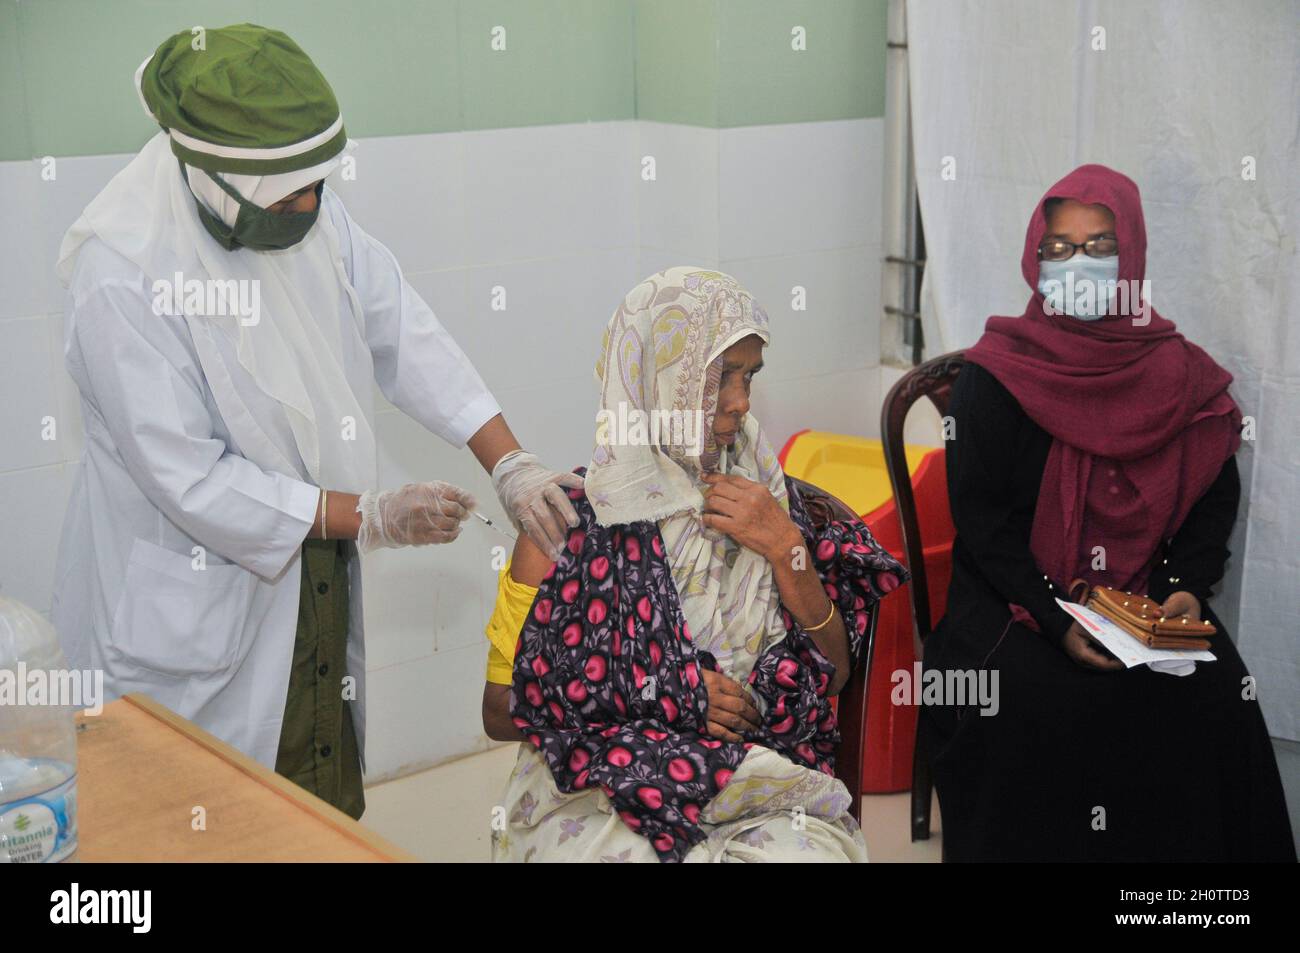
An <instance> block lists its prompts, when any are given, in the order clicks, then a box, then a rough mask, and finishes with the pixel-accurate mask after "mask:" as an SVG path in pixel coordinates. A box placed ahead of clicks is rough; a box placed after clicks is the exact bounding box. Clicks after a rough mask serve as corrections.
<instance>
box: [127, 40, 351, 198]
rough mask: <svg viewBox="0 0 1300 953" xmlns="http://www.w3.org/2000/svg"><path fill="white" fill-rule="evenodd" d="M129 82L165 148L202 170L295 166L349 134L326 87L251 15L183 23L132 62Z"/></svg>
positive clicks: (333, 151) (319, 156) (330, 152)
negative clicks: (246, 19)
mask: <svg viewBox="0 0 1300 953" xmlns="http://www.w3.org/2000/svg"><path fill="white" fill-rule="evenodd" d="M196 46H200V47H201V48H199V49H195V47H196ZM136 84H137V86H138V88H139V91H140V97H141V99H142V100H143V102H144V105H145V108H146V109H147V110H148V111H149V114H150V115H151V116H153V118H154V119H155V120H157V122H158V124H159V125H160V126H162V128H163V129H164V130H166V131H167V133H168V134H169V135H170V137H171V147H172V152H174V153H175V154H176V157H177V158H179V159H180V160H181V161H182V162H185V163H188V164H189V165H191V166H194V167H195V168H198V169H203V170H204V171H205V172H235V173H240V174H244V175H276V174H279V173H282V172H293V171H296V170H298V169H305V168H310V167H311V166H314V165H317V164H319V163H322V162H325V161H327V160H329V159H331V158H333V157H334V156H335V155H337V154H338V153H339V152H341V151H342V150H343V147H344V146H345V145H346V143H347V133H346V132H345V131H344V129H343V117H342V115H341V114H340V113H339V104H338V100H336V99H335V98H334V91H333V90H332V89H330V85H329V83H327V82H326V81H325V77H324V76H322V75H321V73H320V70H318V69H317V68H316V64H314V63H313V62H312V61H311V59H310V58H309V57H308V56H307V54H306V53H304V52H303V51H302V49H301V48H300V47H299V46H298V44H297V43H295V42H294V41H293V40H291V39H289V37H287V36H285V34H283V33H281V32H280V31H279V30H270V29H267V28H266V27H262V26H257V25H255V24H252V23H240V24H236V25H235V26H226V27H219V28H216V29H210V30H206V31H204V32H203V34H201V35H198V34H195V33H192V32H191V31H189V30H182V31H181V32H180V33H177V34H175V35H174V36H171V37H168V38H167V39H166V40H164V41H163V43H162V44H161V45H160V46H159V47H158V49H157V50H156V51H155V52H154V54H153V56H152V57H150V58H149V59H148V60H147V61H146V62H145V63H144V64H143V65H142V66H141V67H140V70H139V71H138V72H137V74H136Z"/></svg>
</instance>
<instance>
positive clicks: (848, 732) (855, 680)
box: [789, 477, 879, 824]
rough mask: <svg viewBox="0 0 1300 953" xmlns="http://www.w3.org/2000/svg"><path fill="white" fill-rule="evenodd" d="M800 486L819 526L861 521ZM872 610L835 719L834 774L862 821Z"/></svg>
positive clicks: (873, 633)
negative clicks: (858, 656)
mask: <svg viewBox="0 0 1300 953" xmlns="http://www.w3.org/2000/svg"><path fill="white" fill-rule="evenodd" d="M789 480H790V482H791V483H793V484H794V486H795V488H796V489H798V491H799V494H800V496H802V497H803V500H804V503H805V504H806V505H807V507H808V516H809V517H810V518H811V520H812V523H813V525H814V526H816V527H817V528H818V529H820V528H821V527H823V526H825V525H826V524H827V523H829V522H831V521H832V520H844V521H847V520H858V519H861V517H859V516H858V514H857V513H854V512H853V510H852V509H850V508H849V507H848V505H847V504H845V503H844V501H843V500H840V499H839V498H837V497H835V496H832V495H831V494H829V493H827V492H826V491H825V490H823V489H821V488H820V487H817V486H813V484H811V483H806V482H804V481H803V480H799V479H796V478H795V477H790V478H789ZM878 616H879V613H877V612H872V613H871V615H870V616H869V617H868V620H867V631H866V632H865V633H864V634H863V640H864V641H863V645H862V651H861V654H860V660H859V662H858V664H857V665H856V666H854V668H853V672H852V674H850V675H849V680H848V681H847V682H846V683H845V684H844V687H843V688H842V689H840V693H839V695H838V696H837V699H838V701H837V703H836V704H837V711H836V720H837V721H838V722H839V726H840V744H839V747H838V748H837V749H836V750H835V776H836V777H837V778H839V779H840V780H841V781H843V782H844V786H845V787H846V788H848V789H849V795H850V796H851V798H852V801H851V804H850V807H849V813H851V814H852V815H853V819H854V820H855V821H857V822H858V823H859V824H861V823H862V765H863V759H864V758H865V757H866V750H865V748H866V741H867V686H868V685H870V684H871V659H872V656H873V655H874V654H875V648H876V619H877V618H878Z"/></svg>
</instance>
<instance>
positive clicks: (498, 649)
mask: <svg viewBox="0 0 1300 953" xmlns="http://www.w3.org/2000/svg"><path fill="white" fill-rule="evenodd" d="M536 598H537V589H536V587H534V586H525V585H524V584H523V583H522V582H516V581H515V580H514V579H512V578H511V577H510V563H509V562H507V563H506V565H505V568H504V569H502V570H501V572H500V573H499V574H498V576H497V604H496V608H494V609H493V610H492V618H491V619H489V620H488V624H487V628H486V629H485V630H484V634H485V635H487V638H488V658H487V680H488V681H489V682H492V683H493V684H494V685H509V684H510V682H511V679H512V676H513V673H514V667H515V645H516V644H517V643H518V642H519V630H520V629H522V628H523V627H524V620H525V619H526V618H528V610H529V609H531V608H532V607H533V600H535V599H536Z"/></svg>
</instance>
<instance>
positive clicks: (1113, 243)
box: [1038, 238, 1119, 261]
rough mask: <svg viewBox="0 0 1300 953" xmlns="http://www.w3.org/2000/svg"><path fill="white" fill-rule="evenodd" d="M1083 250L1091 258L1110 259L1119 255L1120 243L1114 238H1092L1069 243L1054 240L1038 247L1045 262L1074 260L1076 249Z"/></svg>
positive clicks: (1039, 255)
mask: <svg viewBox="0 0 1300 953" xmlns="http://www.w3.org/2000/svg"><path fill="white" fill-rule="evenodd" d="M1077 248H1082V249H1083V253H1084V254H1085V255H1087V256H1088V257H1089V258H1109V257H1111V256H1112V255H1115V254H1118V253H1119V242H1118V241H1117V240H1116V239H1114V238H1090V239H1088V240H1087V241H1086V242H1067V241H1064V240H1062V239H1059V238H1058V239H1053V240H1052V241H1050V242H1043V244H1041V245H1039V246H1038V257H1039V258H1041V259H1043V260H1044V261H1065V260H1066V259H1067V258H1073V257H1074V252H1075V249H1077Z"/></svg>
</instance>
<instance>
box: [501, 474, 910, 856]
mask: <svg viewBox="0 0 1300 953" xmlns="http://www.w3.org/2000/svg"><path fill="white" fill-rule="evenodd" d="M576 472H578V473H580V474H581V473H584V472H585V470H584V468H581V467H580V468H578V470H577V471H576ZM787 490H788V491H789V497H790V518H791V519H792V520H793V521H794V523H795V525H796V526H798V527H799V529H800V531H801V532H802V533H803V535H804V538H805V539H806V540H807V541H808V548H809V552H810V553H811V556H812V563H813V566H814V568H815V569H816V571H817V573H818V575H819V576H820V577H821V578H822V581H823V583H824V584H825V586H826V591H827V594H828V595H829V596H830V597H831V598H832V599H833V600H834V601H835V604H836V606H837V607H838V609H839V611H840V613H841V615H842V617H843V619H844V624H845V629H846V631H847V633H848V635H849V641H850V652H851V654H852V657H853V659H854V661H855V663H856V660H857V657H858V653H859V651H860V649H861V646H862V636H863V633H865V632H866V629H867V622H868V617H869V615H868V614H869V612H871V611H872V610H873V607H874V605H875V603H876V602H877V601H878V600H879V599H880V598H881V597H882V596H884V595H885V594H886V593H888V592H890V591H892V590H893V589H895V588H897V587H898V585H899V584H900V582H901V581H902V580H904V579H905V578H906V570H905V569H903V567H902V566H901V565H900V564H899V563H898V561H897V560H895V559H894V558H893V557H892V556H890V555H889V553H888V552H887V551H885V549H884V548H883V547H881V546H880V545H879V544H878V543H877V542H876V541H875V539H874V538H873V537H872V536H871V534H870V532H869V531H868V530H867V528H866V526H865V525H863V524H862V523H861V522H858V521H856V520H855V521H852V522H831V523H828V524H827V525H826V526H825V527H824V528H823V529H820V530H818V529H815V528H814V526H813V524H812V521H811V520H810V519H809V516H808V513H807V510H806V507H805V506H804V503H803V500H802V498H801V497H800V495H799V493H798V491H797V490H796V489H795V488H794V486H793V485H790V484H788V483H787ZM569 495H570V497H571V498H572V499H573V501H574V507H575V508H576V509H577V511H578V513H579V516H580V523H579V525H578V526H577V527H576V528H574V529H573V530H571V531H570V535H569V540H568V546H567V548H566V549H565V550H564V551H563V553H562V555H561V557H560V559H559V561H558V562H556V563H555V564H554V565H553V566H552V567H551V570H550V572H549V573H548V574H547V576H546V577H545V579H544V580H543V581H542V583H541V586H540V587H539V589H538V593H537V597H536V599H535V600H534V602H533V606H532V610H531V612H530V613H529V616H528V618H527V621H526V622H525V623H524V626H523V629H522V631H521V633H520V636H519V644H518V648H517V650H516V653H515V668H514V681H513V685H512V688H511V695H510V713H511V716H512V717H513V720H514V723H515V724H516V725H517V726H518V727H519V728H520V730H521V731H523V733H524V735H525V737H526V738H527V739H528V741H529V743H531V744H532V745H533V746H534V747H536V748H537V750H538V751H539V752H540V753H541V755H542V757H543V758H544V759H545V762H546V765H547V766H548V767H549V768H550V772H551V775H552V777H553V779H554V782H555V786H556V788H557V789H558V790H559V791H560V792H565V793H575V792H583V791H589V790H593V789H597V788H599V789H600V790H603V791H604V793H605V794H606V795H607V796H608V797H609V799H610V801H611V802H612V805H613V809H614V810H615V811H616V812H617V813H618V815H619V816H620V817H621V818H622V820H623V822H624V823H625V824H626V825H627V827H628V828H630V829H631V830H632V831H635V832H636V833H638V834H640V835H642V836H643V837H645V838H646V839H648V840H649V842H650V843H651V845H652V846H653V848H654V850H655V853H656V855H657V856H658V857H659V859H660V860H666V861H678V860H681V859H682V858H683V857H684V856H685V854H686V853H687V851H689V850H690V848H691V847H692V846H693V845H695V844H697V843H699V842H700V841H702V840H703V839H704V838H705V837H706V832H705V830H703V828H702V826H701V822H700V815H701V812H702V811H703V810H705V809H706V807H707V805H709V803H710V802H711V801H712V800H713V799H714V798H715V797H717V796H718V794H719V793H720V792H721V791H722V790H723V789H724V788H725V787H726V785H727V783H728V781H729V780H730V779H731V776H732V774H733V773H734V772H735V771H736V769H737V767H738V766H739V765H740V763H741V761H742V760H743V759H744V758H745V756H746V754H747V752H748V751H749V749H750V748H752V747H753V746H755V745H762V746H764V747H767V748H770V749H772V750H773V751H776V752H778V753H779V754H780V755H782V756H784V757H785V758H787V759H788V760H789V761H791V762H793V763H794V764H795V765H799V766H801V767H805V768H808V769H812V770H815V771H820V772H823V773H824V774H828V775H830V774H833V773H834V751H835V745H836V743H837V742H838V740H839V731H838V729H837V726H836V720H835V713H834V711H833V710H832V709H831V704H830V697H829V696H828V695H827V694H826V692H827V688H828V686H829V684H830V681H831V678H832V676H833V675H834V671H835V669H834V666H833V665H832V664H831V663H830V662H829V661H828V660H827V659H826V658H825V657H824V656H823V655H822V654H821V652H820V651H819V650H818V648H817V646H816V644H815V643H814V641H813V639H812V637H811V636H810V635H808V634H807V633H805V632H804V630H803V629H802V627H800V626H799V625H798V623H796V622H795V621H794V620H793V619H792V618H791V616H790V615H789V613H787V612H785V611H784V610H782V617H783V621H784V623H785V626H786V636H785V638H784V639H782V640H780V641H778V642H775V643H774V644H772V645H771V646H769V647H768V648H767V650H766V651H764V652H763V654H762V655H761V656H760V657H759V658H758V661H757V663H756V664H755V665H754V667H753V670H752V671H750V672H749V673H748V674H747V678H746V673H743V672H741V673H737V672H727V673H725V674H728V675H729V676H730V677H732V678H735V679H737V680H740V681H747V682H748V686H749V689H750V691H751V693H752V694H753V695H754V698H755V702H756V704H757V706H758V707H759V709H760V711H761V713H762V724H761V727H760V729H759V730H758V731H757V732H754V733H752V734H751V735H749V736H748V737H747V739H746V740H745V741H744V742H743V743H742V742H727V741H722V740H719V739H716V738H712V737H710V736H709V735H708V733H707V728H706V725H707V722H706V715H707V711H708V691H707V689H706V687H705V685H704V680H703V678H702V677H701V675H700V671H701V669H702V668H707V669H714V670H716V669H717V665H716V662H715V660H714V658H713V656H711V655H710V654H709V653H707V652H704V651H702V650H699V649H697V647H696V646H695V644H694V643H693V642H692V639H691V633H690V632H689V630H688V628H687V625H686V621H685V618H684V617H683V615H682V610H681V606H680V603H679V599H678V594H677V590H676V588H675V586H674V583H673V578H672V573H671V569H670V567H669V565H668V562H667V560H666V559H665V554H664V546H663V540H662V538H661V537H660V534H659V530H658V527H657V525H656V523H655V522H653V521H641V522H635V523H628V524H619V525H614V526H607V527H602V526H600V525H599V524H598V523H597V522H596V519H595V515H594V513H593V511H592V508H591V505H590V504H589V503H588V502H587V499H586V496H585V494H584V492H583V491H582V490H581V489H575V490H570V491H569Z"/></svg>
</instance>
